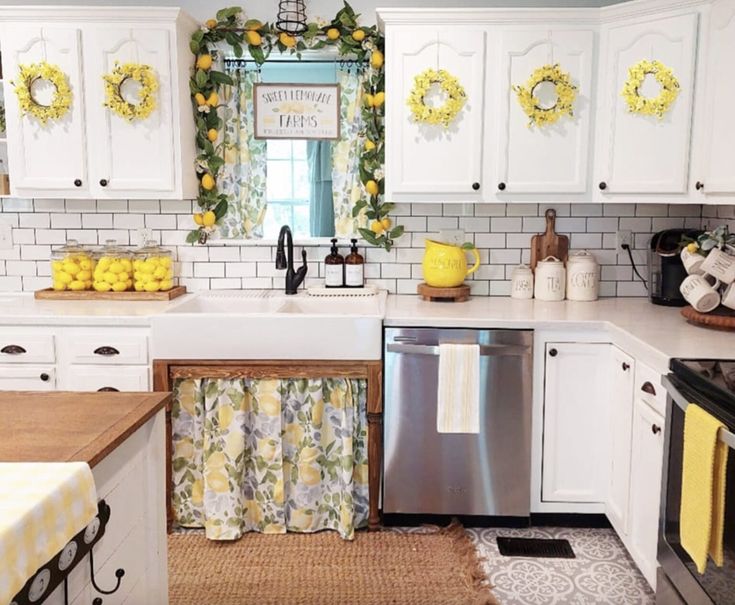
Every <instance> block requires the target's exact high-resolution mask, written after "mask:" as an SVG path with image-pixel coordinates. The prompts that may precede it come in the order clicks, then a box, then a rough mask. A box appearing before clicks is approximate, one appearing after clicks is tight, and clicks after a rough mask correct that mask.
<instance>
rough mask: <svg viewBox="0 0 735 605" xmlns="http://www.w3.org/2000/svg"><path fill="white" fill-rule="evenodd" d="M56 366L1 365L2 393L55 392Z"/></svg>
mask: <svg viewBox="0 0 735 605" xmlns="http://www.w3.org/2000/svg"><path fill="white" fill-rule="evenodd" d="M55 388H56V370H55V369H54V366H32V365H12V366H7V365H5V366H2V365H0V391H53V390H54V389H55Z"/></svg>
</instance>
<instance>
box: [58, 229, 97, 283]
mask: <svg viewBox="0 0 735 605" xmlns="http://www.w3.org/2000/svg"><path fill="white" fill-rule="evenodd" d="M94 267H95V261H94V259H93V258H92V250H91V249H90V248H87V247H85V246H81V245H80V244H79V242H77V241H76V240H74V239H70V240H68V241H67V242H66V245H65V246H61V247H60V248H55V249H54V250H52V251H51V279H52V281H53V288H54V290H57V291H64V290H91V289H92V274H93V272H94Z"/></svg>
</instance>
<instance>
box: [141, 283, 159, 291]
mask: <svg viewBox="0 0 735 605" xmlns="http://www.w3.org/2000/svg"><path fill="white" fill-rule="evenodd" d="M144 287H145V291H146V292H158V291H159V290H160V289H161V283H160V282H157V281H149V282H148V283H147V284H146V285H145V286H144Z"/></svg>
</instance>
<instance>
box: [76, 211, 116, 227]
mask: <svg viewBox="0 0 735 605" xmlns="http://www.w3.org/2000/svg"><path fill="white" fill-rule="evenodd" d="M82 227H84V228H85V229H112V214H91V213H90V214H83V215H82Z"/></svg>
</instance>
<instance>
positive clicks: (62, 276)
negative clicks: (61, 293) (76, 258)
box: [54, 271, 74, 284]
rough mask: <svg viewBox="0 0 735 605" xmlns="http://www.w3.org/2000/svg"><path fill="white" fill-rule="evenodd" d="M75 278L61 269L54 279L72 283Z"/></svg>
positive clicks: (63, 282)
mask: <svg viewBox="0 0 735 605" xmlns="http://www.w3.org/2000/svg"><path fill="white" fill-rule="evenodd" d="M73 280H74V278H73V277H72V276H71V275H69V274H68V273H67V272H66V271H59V272H58V273H56V275H54V281H57V282H59V283H62V284H70V283H71V282H72V281H73Z"/></svg>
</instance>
